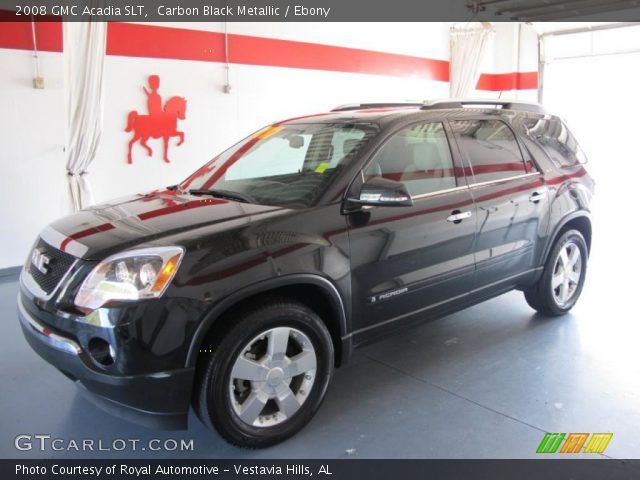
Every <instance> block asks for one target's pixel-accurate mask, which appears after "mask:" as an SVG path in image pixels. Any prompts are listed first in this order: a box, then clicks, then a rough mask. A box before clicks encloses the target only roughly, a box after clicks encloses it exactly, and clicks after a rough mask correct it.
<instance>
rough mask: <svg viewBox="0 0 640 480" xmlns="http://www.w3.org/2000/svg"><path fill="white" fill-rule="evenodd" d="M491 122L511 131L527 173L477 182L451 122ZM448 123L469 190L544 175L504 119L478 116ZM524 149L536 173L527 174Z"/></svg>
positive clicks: (471, 165)
mask: <svg viewBox="0 0 640 480" xmlns="http://www.w3.org/2000/svg"><path fill="white" fill-rule="evenodd" d="M489 120H491V121H496V122H500V123H502V124H504V125H505V126H506V127H507V128H508V129H509V131H510V132H511V134H512V135H513V138H514V139H515V141H516V145H517V146H518V151H519V152H520V158H521V161H522V165H523V167H524V171H525V173H519V174H517V175H512V176H509V177H504V178H498V179H495V180H485V181H481V182H476V176H475V172H474V170H473V164H472V163H471V160H470V159H467V156H466V155H465V154H464V153H463V150H462V148H461V147H460V143H459V142H458V135H457V134H455V133H454V130H453V126H452V125H451V123H450V122H478V121H489ZM446 121H447V123H448V124H449V128H450V129H451V135H452V136H453V138H454V140H455V142H456V147H457V150H458V155H459V157H460V161H461V162H463V164H464V168H465V170H464V171H465V178H467V180H468V182H467V184H468V186H469V188H471V187H478V186H483V185H492V184H496V183H503V182H509V181H512V180H519V179H522V178H528V177H531V176H535V175H541V174H542V172H541V171H540V166H539V165H538V163H537V162H536V158H535V156H534V155H533V154H532V153H531V152H529V150H528V149H527V148H526V146H525V145H524V144H523V143H522V140H521V139H520V136H519V135H518V134H517V133H516V131H515V130H514V129H513V127H512V126H511V125H509V123H508V122H507V121H505V120H504V119H502V118H497V117H495V116H477V117H471V118H460V119H447V120H446ZM523 149H526V151H527V152H528V153H529V156H530V157H531V159H532V163H533V166H534V167H535V171H534V172H527V161H526V160H525V155H524V152H523ZM467 167H468V168H469V171H470V175H467V174H466V168H467Z"/></svg>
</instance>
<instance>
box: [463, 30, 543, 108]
mask: <svg viewBox="0 0 640 480" xmlns="http://www.w3.org/2000/svg"><path fill="white" fill-rule="evenodd" d="M492 30H493V31H492V33H491V34H490V36H489V44H488V47H487V54H486V56H485V58H484V61H483V63H482V67H481V68H480V70H481V71H482V72H483V73H495V74H501V73H514V72H536V71H538V35H537V33H536V31H535V30H534V28H533V27H532V26H531V25H529V24H525V23H520V24H519V23H516V22H505V23H495V24H493V26H492ZM473 96H474V97H479V98H512V99H519V100H525V101H530V102H535V101H537V97H538V92H537V90H534V89H529V90H505V91H484V90H476V91H474V92H473Z"/></svg>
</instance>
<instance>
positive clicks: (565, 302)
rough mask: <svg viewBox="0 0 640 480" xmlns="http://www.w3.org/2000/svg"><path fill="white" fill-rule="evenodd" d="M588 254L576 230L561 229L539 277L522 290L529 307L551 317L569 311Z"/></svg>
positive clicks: (573, 302) (580, 288)
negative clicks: (531, 284)
mask: <svg viewBox="0 0 640 480" xmlns="http://www.w3.org/2000/svg"><path fill="white" fill-rule="evenodd" d="M575 255H577V258H576V257H575ZM588 256H589V250H588V248H587V243H586V242H585V240H584V237H583V236H582V234H581V233H580V232H579V231H578V230H565V231H563V232H561V234H560V236H559V237H558V239H557V240H556V242H555V243H554V245H553V248H552V249H551V252H550V253H549V256H548V257H547V262H546V263H545V266H544V271H543V272H542V277H540V280H538V283H537V284H536V285H535V286H534V287H533V288H532V289H529V290H525V292H524V296H525V299H526V300H527V303H528V304H529V306H530V307H531V308H533V309H534V310H537V311H538V312H540V313H541V314H543V315H546V316H552V317H555V316H559V315H564V314H565V313H567V312H568V311H569V310H571V308H573V306H574V305H575V304H576V302H577V301H578V298H580V294H581V293H582V287H583V286H584V280H585V277H586V274H587V260H588Z"/></svg>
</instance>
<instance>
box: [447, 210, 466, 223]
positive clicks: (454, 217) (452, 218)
mask: <svg viewBox="0 0 640 480" xmlns="http://www.w3.org/2000/svg"><path fill="white" fill-rule="evenodd" d="M470 216H471V212H470V211H466V212H461V211H460V210H454V211H453V212H451V215H449V216H448V217H447V222H453V223H460V222H461V221H462V220H464V219H465V218H469V217H470Z"/></svg>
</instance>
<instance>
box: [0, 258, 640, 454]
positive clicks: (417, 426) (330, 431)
mask: <svg viewBox="0 0 640 480" xmlns="http://www.w3.org/2000/svg"><path fill="white" fill-rule="evenodd" d="M616 265H617V264H616V262H611V261H608V259H607V258H606V257H603V256H602V253H598V252H597V251H596V253H594V255H593V256H592V259H591V264H590V271H589V277H588V281H587V284H586V286H585V291H584V293H583V297H582V298H581V300H580V302H579V304H578V305H577V306H576V308H575V309H574V311H573V313H572V314H570V315H567V316H565V317H562V318H557V319H546V318H541V317H539V316H537V315H535V314H534V312H533V311H532V310H531V309H530V308H529V307H528V306H527V304H526V303H525V302H524V299H523V298H522V294H521V293H519V292H511V293H509V294H506V295H503V296H502V297H499V298H496V299H494V300H491V301H489V302H486V303H484V304H481V305H478V306H476V307H473V308H470V309H468V310H466V311H463V312H460V313H458V314H456V315H452V316H449V317H447V318H443V319H441V320H438V321H435V322H432V323H429V324H426V325H423V326H421V327H418V328H414V329H412V330H407V331H404V332H402V333H400V334H398V335H397V336H394V337H392V338H388V339H386V340H384V341H382V342H380V343H377V344H375V345H371V346H368V347H366V348H363V349H361V350H359V351H357V352H356V355H355V357H354V359H353V362H352V363H350V364H349V365H348V366H346V367H344V368H341V369H339V370H337V372H336V375H335V377H334V381H333V383H332V385H331V387H330V389H329V392H328V395H327V399H326V401H325V403H324V405H323V406H322V408H321V410H320V412H319V413H318V415H317V416H316V417H315V419H314V420H313V421H312V422H311V423H310V424H309V425H308V426H307V427H306V428H305V429H304V430H303V431H302V432H300V433H299V434H298V435H297V436H296V437H294V438H293V439H290V440H289V441H287V442H284V443H282V444H280V445H278V446H276V447H273V448H270V449H267V450H262V451H245V450H242V449H237V448H234V447H231V446H229V445H227V444H226V443H225V442H224V441H223V440H221V439H220V438H219V437H218V436H217V435H216V434H215V433H211V432H209V431H208V430H206V429H205V428H204V427H203V426H202V425H201V424H200V423H199V422H198V420H197V419H196V418H195V416H194V417H192V418H191V422H190V423H191V426H190V429H189V430H188V431H186V432H163V431H152V430H148V429H145V428H143V427H138V426H135V425H132V424H129V423H127V422H125V421H122V420H119V419H117V418H113V417H111V416H109V415H107V414H105V413H102V411H100V410H99V409H97V408H96V407H94V406H93V405H92V404H91V403H89V402H88V401H86V400H85V399H84V398H82V397H81V396H80V395H79V394H78V393H77V392H76V389H75V387H74V386H73V385H72V383H71V382H69V381H68V380H67V379H65V378H64V377H63V376H62V375H61V374H59V373H58V372H57V371H56V370H55V369H54V368H53V367H51V366H49V365H48V364H46V363H45V362H44V361H43V360H41V359H40V358H39V357H38V356H37V355H36V354H35V353H33V352H32V351H31V350H30V348H29V347H28V345H27V344H26V342H25V341H24V339H23V338H22V333H21V332H20V329H19V326H18V322H17V318H16V313H15V298H16V293H17V282H16V278H15V276H14V277H9V278H6V277H5V278H3V279H0V314H1V317H0V318H2V322H0V339H1V342H2V343H1V345H2V353H1V354H0V355H1V356H2V362H1V363H0V372H1V374H2V376H1V381H2V388H1V390H2V394H1V395H0V423H1V426H2V428H1V430H2V433H3V437H4V439H5V440H3V441H2V442H0V457H3V458H16V457H17V458H41V457H43V456H44V457H83V456H84V457H103V458H113V457H114V456H116V457H118V458H128V457H145V456H146V457H151V458H158V459H159V458H172V457H176V458H177V457H193V458H206V457H210V458H217V457H221V458H339V457H351V458H532V457H536V456H537V455H536V454H535V450H536V448H537V446H538V444H539V443H540V441H541V439H542V437H543V434H544V432H547V431H548V432H567V433H569V432H613V434H614V436H613V439H612V441H611V443H610V444H609V447H608V448H607V450H606V452H605V453H606V456H608V457H613V458H638V457H640V428H639V427H640V348H638V338H639V335H638V333H640V324H639V323H638V321H637V320H638V318H637V309H636V308H635V307H634V301H635V299H634V295H636V294H635V282H623V283H622V284H620V283H617V282H612V281H611V278H615V275H617V274H618V273H619V272H617V271H616V268H617V266H616ZM636 296H637V295H636ZM18 434H50V435H51V436H52V437H54V438H62V439H65V440H66V441H68V440H71V439H74V440H76V441H80V440H81V439H83V438H90V439H94V440H95V441H96V442H97V441H98V440H102V442H103V444H105V445H107V444H110V443H111V442H112V441H113V440H114V439H119V438H124V439H130V438H133V439H141V441H142V442H144V441H146V440H148V439H152V438H159V439H167V438H174V439H180V438H184V439H187V440H189V439H193V440H194V446H195V448H194V451H192V452H151V451H136V452H134V451H125V452H118V453H114V452H85V453H82V452H80V453H76V452H53V451H47V452H40V451H37V450H32V451H27V452H18V451H17V450H15V448H14V446H13V439H14V438H15V436H16V435H18ZM581 456H583V455H581ZM538 457H539V455H538Z"/></svg>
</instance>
